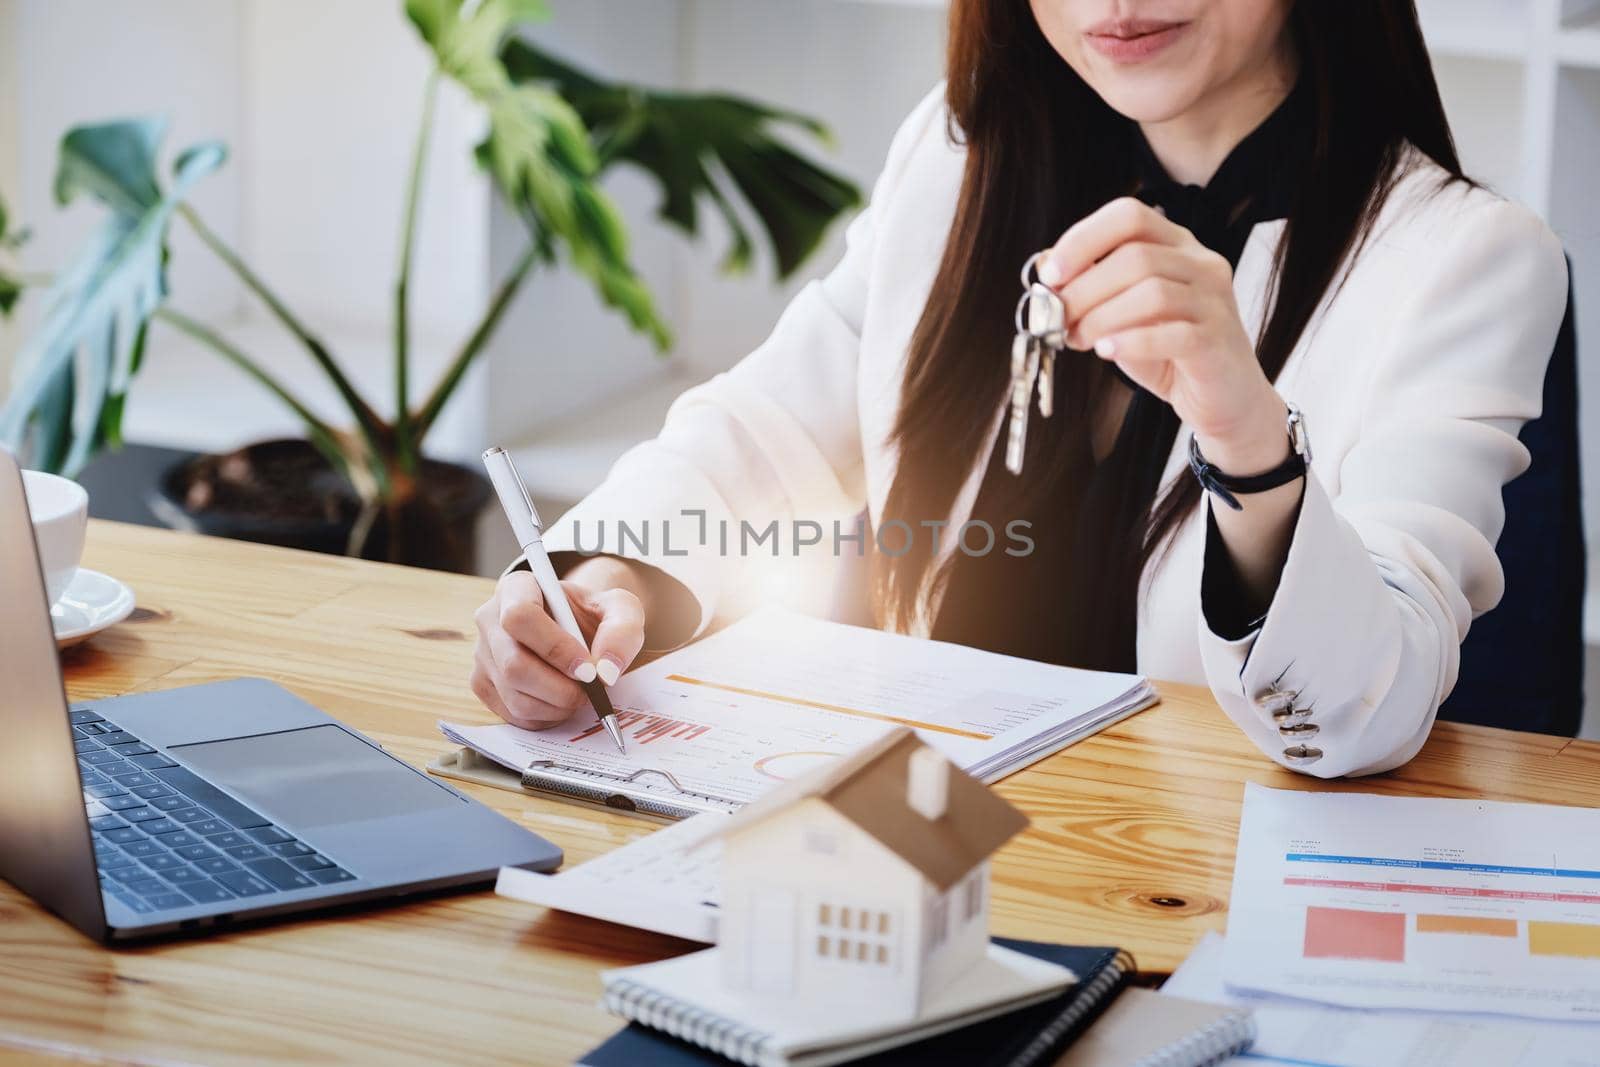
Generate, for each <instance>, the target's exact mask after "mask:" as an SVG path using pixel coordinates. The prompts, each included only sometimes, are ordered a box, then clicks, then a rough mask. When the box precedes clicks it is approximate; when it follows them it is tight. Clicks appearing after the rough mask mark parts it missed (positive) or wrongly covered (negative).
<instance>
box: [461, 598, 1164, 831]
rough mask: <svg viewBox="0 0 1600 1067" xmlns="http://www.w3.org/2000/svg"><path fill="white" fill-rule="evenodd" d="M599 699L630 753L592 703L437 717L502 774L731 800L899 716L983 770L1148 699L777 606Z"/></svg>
mask: <svg viewBox="0 0 1600 1067" xmlns="http://www.w3.org/2000/svg"><path fill="white" fill-rule="evenodd" d="M1001 680H1003V683H1004V688H1003V689H1001V688H998V687H997V686H996V682H997V681H1001ZM610 695H611V702H612V704H613V705H614V706H615V707H616V708H617V726H618V728H619V729H620V730H621V732H622V735H623V739H624V742H625V744H626V745H627V752H626V753H619V752H618V751H617V749H616V746H615V745H614V744H613V743H612V741H611V739H610V737H609V736H608V735H607V734H606V732H605V730H604V729H603V728H602V727H601V725H600V724H599V723H598V722H597V721H596V720H595V718H594V715H593V712H592V711H585V712H580V714H579V717H578V718H576V719H574V720H573V722H572V723H568V724H563V725H560V726H556V727H552V728H551V729H548V730H542V731H537V732H535V731H529V730H521V729H518V728H517V727H514V726H509V725H503V724H502V725H496V726H457V725H453V724H449V723H441V724H440V727H441V729H442V730H443V731H444V732H445V734H446V736H447V737H449V738H451V739H452V740H454V741H456V742H457V743H459V744H463V745H469V746H471V747H472V748H474V749H476V750H477V751H479V752H481V753H484V754H486V755H488V756H489V757H490V758H492V759H494V760H496V761H497V762H499V763H500V764H502V765H503V766H505V767H507V768H510V769H511V770H513V771H516V772H519V773H523V772H526V773H528V774H530V775H532V776H533V777H534V778H535V779H537V780H538V781H539V782H540V783H548V782H550V781H551V780H552V779H556V778H558V779H560V785H561V786H562V787H563V788H564V789H565V788H567V787H572V788H571V791H573V792H575V793H577V794H578V795H584V796H592V795H593V794H594V793H595V792H597V791H598V793H599V794H600V795H601V796H604V797H606V798H608V799H609V798H611V797H618V796H620V797H623V798H626V799H629V800H634V801H638V800H640V799H645V800H650V801H655V800H661V801H662V802H666V801H671V802H672V806H673V807H681V808H688V809H690V810H714V811H732V810H734V809H736V808H737V807H739V806H740V805H742V804H744V803H746V802H748V801H750V800H752V799H754V798H755V797H757V796H759V795H760V794H761V793H763V792H765V791H766V790H768V789H771V788H774V787H775V786H776V785H778V784H779V783H780V782H784V781H788V780H790V779H792V778H795V777H797V776H799V775H801V774H803V773H805V772H806V771H808V770H810V769H812V768H814V767H817V766H820V765H822V764H824V763H826V762H827V761H829V760H832V759H836V758H837V757H838V756H840V755H842V754H844V753H845V752H848V751H850V750H852V749H854V748H857V747H859V746H861V745H863V744H866V743H867V742H869V741H871V740H873V739H874V738H877V737H879V736H881V735H882V734H883V733H884V732H885V731H887V730H891V729H894V728H895V727H897V726H908V727H911V728H913V729H915V730H916V731H917V733H918V736H920V737H921V738H922V740H923V741H925V742H927V743H928V744H929V745H932V746H933V747H935V748H937V749H939V750H940V751H941V752H943V753H944V754H945V755H946V756H948V757H949V758H950V759H951V761H953V762H954V763H956V764H957V765H958V766H960V767H962V768H963V769H965V770H967V771H968V772H969V773H971V774H973V775H974V776H976V777H979V778H990V777H991V776H999V775H1000V774H1004V773H1006V771H1007V770H1009V769H1012V768H1014V767H1016V766H1020V765H1023V764H1025V763H1027V762H1029V761H1030V760H1031V758H1034V756H1035V755H1036V754H1039V753H1042V752H1044V751H1053V750H1054V749H1056V748H1060V747H1061V746H1062V745H1065V744H1067V743H1069V742H1070V741H1071V740H1073V739H1075V738H1076V737H1077V736H1081V735H1082V734H1083V733H1085V732H1089V731H1092V730H1093V729H1095V728H1097V726H1098V725H1100V724H1102V723H1103V722H1105V721H1110V720H1112V719H1115V718H1118V717H1120V716H1122V715H1125V714H1128V713H1131V712H1132V711H1133V710H1135V709H1136V708H1138V707H1141V706H1143V705H1144V704H1145V703H1147V702H1148V700H1149V699H1150V696H1149V692H1148V688H1147V687H1146V686H1144V685H1143V684H1142V682H1141V681H1140V680H1139V679H1137V678H1132V677H1129V676H1121V675H1106V674H1095V673H1090V672H1083V671H1072V670H1068V669H1067V668H1064V667H1055V666H1050V665H1047V664H1040V663H1030V662H1027V661H1024V660H1015V659H1010V658H1007V657H1000V656H994V655H991V654H989V653H986V652H980V651H977V650H975V649H970V648H960V647H957V646H951V645H941V644H938V643H936V642H932V641H919V640H915V639H913V638H909V637H903V636H898V635H893V634H885V633H880V632H877V631H871V630H861V629H857V628H855V627H846V626H836V625H833V624H829V623H825V622H822V621H821V620H817V619H812V618H807V617H805V616H800V615H793V614H790V613H787V612H761V613H758V614H757V615H756V616H753V617H751V618H749V619H746V620H743V621H741V622H740V623H738V624H737V625H735V626H731V627H729V628H728V629H726V630H723V631H721V632H720V633H717V634H715V635H713V636H712V637H709V638H707V639H705V640H704V641H701V642H698V643H697V644H694V645H691V646H689V647H687V648H684V649H680V650H679V651H677V652H674V653H673V654H672V655H670V656H667V657H664V658H662V659H661V660H658V661H656V662H655V663H652V664H649V665H647V666H645V667H642V668H640V669H638V670H636V671H630V672H629V673H628V674H627V675H625V676H624V677H623V678H622V680H621V681H620V682H618V683H617V684H616V685H615V686H613V687H611V691H610Z"/></svg>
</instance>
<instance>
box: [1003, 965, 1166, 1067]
mask: <svg viewBox="0 0 1600 1067" xmlns="http://www.w3.org/2000/svg"><path fill="white" fill-rule="evenodd" d="M1133 972H1134V962H1133V957H1132V956H1130V955H1129V954H1128V953H1126V952H1121V951H1119V952H1118V953H1117V955H1116V958H1115V959H1113V960H1112V961H1111V962H1110V963H1108V964H1106V965H1105V966H1104V967H1102V968H1101V969H1100V973H1099V974H1097V975H1095V976H1094V980H1093V981H1091V982H1090V983H1089V984H1088V985H1087V986H1085V987H1084V989H1083V993H1082V995H1080V996H1077V997H1074V998H1073V1000H1072V1004H1071V1005H1070V1006H1069V1007H1068V1008H1067V1010H1066V1011H1064V1012H1062V1013H1061V1014H1060V1015H1058V1016H1057V1017H1056V1018H1055V1019H1054V1021H1052V1022H1051V1023H1050V1025H1049V1026H1047V1027H1045V1028H1044V1029H1043V1030H1041V1031H1040V1032H1039V1034H1038V1036H1037V1037H1035V1038H1034V1039H1033V1040H1032V1041H1030V1042H1028V1044H1027V1045H1026V1046H1024V1047H1023V1049H1022V1051H1021V1052H1019V1053H1017V1057H1016V1059H1014V1060H1012V1061H1011V1067H1035V1065H1036V1064H1044V1063H1051V1062H1053V1061H1054V1060H1055V1058H1056V1057H1057V1056H1059V1055H1061V1051H1062V1049H1063V1048H1064V1047H1065V1042H1064V1040H1063V1039H1065V1038H1067V1037H1069V1036H1071V1035H1073V1034H1075V1033H1077V1031H1078V1029H1079V1027H1080V1026H1081V1024H1083V1023H1084V1022H1085V1021H1086V1020H1087V1018H1088V1017H1089V1016H1090V1015H1091V1014H1098V1013H1099V1012H1100V1011H1101V1009H1103V1008H1104V1007H1105V1006H1106V1005H1107V1004H1108V1003H1110V1000H1109V997H1110V994H1111V993H1112V992H1114V991H1115V990H1117V989H1119V988H1121V986H1122V983H1124V982H1126V981H1127V980H1128V976H1129V975H1131V974H1133ZM1140 1067H1157V1065H1154V1064H1152V1065H1143V1064H1141V1065H1140Z"/></svg>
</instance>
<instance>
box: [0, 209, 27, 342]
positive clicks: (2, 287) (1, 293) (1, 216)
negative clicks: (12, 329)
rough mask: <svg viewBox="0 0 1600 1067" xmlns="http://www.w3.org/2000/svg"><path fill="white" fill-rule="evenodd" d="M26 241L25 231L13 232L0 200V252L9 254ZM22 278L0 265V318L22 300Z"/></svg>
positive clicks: (9, 312)
mask: <svg viewBox="0 0 1600 1067" xmlns="http://www.w3.org/2000/svg"><path fill="white" fill-rule="evenodd" d="M27 239H28V234H27V231H25V230H24V231H13V230H12V229H11V220H10V218H9V217H8V216H7V215H6V202H5V200H4V199H0V251H4V252H9V251H13V250H15V249H17V248H20V247H21V246H22V242H24V241H26V240H27ZM22 286H23V282H22V278H21V277H19V276H18V275H16V274H13V273H11V272H9V271H7V270H6V269H5V266H4V265H3V264H0V318H4V317H5V316H7V315H9V314H11V309H12V308H14V307H16V306H17V301H18V300H20V299H22Z"/></svg>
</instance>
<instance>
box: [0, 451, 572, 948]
mask: <svg viewBox="0 0 1600 1067" xmlns="http://www.w3.org/2000/svg"><path fill="white" fill-rule="evenodd" d="M0 679H4V683H3V684H4V690H5V692H4V695H3V696H0V745H3V746H4V750H5V752H6V755H7V760H6V769H5V773H3V774H0V878H4V879H5V880H6V881H8V882H10V883H11V884H12V885H14V886H16V887H17V888H18V889H19V890H21V891H22V892H24V893H26V894H28V895H29V896H30V897H32V898H33V899H34V900H36V901H38V902H39V904H41V905H42V906H44V907H45V908H47V909H49V910H50V911H52V912H54V913H56V914H57V915H59V916H61V917H62V918H63V919H65V920H66V921H68V922H70V923H71V924H72V925H74V926H76V927H77V928H78V929H80V930H82V931H83V932H84V933H86V934H88V935H89V936H90V937H93V938H96V939H99V940H103V941H107V942H119V941H129V940H136V939H141V938H148V937H153V936H158V935H165V934H172V933H177V932H181V931H205V930H207V929H216V928H221V927H226V926H229V925H232V924H236V923H242V922H247V921H254V920H259V919H265V918H269V917H275V916H285V915H293V914H299V913H302V912H309V911H312V910H315V909H322V908H328V907H331V906H340V905H346V904H353V903H357V902H360V901H369V900H380V899H381V900H392V899H394V898H396V897H402V896H406V895H411V894H418V893H426V892H433V891H437V890H442V889H449V888H456V887H465V886H474V885H479V884H488V883H490V882H492V881H493V880H494V878H495V876H496V875H497V873H498V872H499V869H500V868H501V867H522V868H525V869H528V870H534V871H545V870H551V869H553V868H555V867H557V866H559V865H560V863H561V850H560V849H559V848H557V847H556V846H554V845H552V844H551V843H550V842H548V841H545V840H544V839H543V838H541V837H538V836H537V835H535V834H532V833H530V832H528V831H527V830H524V829H523V828H522V827H520V826H518V825H516V824H515V823H513V822H511V821H510V820H509V819H506V818H503V817H502V816H500V815H498V814H496V813H495V812H493V811H491V810H490V809H489V808H487V807H484V806H483V805H482V804H479V803H477V802H476V801H474V800H472V799H470V798H468V797H467V796H465V795H463V794H461V793H459V792H457V791H456V790H454V789H452V788H450V787H449V786H447V785H445V784H444V783H442V782H440V781H437V780H436V779H433V778H430V777H428V776H427V775H426V774H423V773H422V772H420V771H417V770H414V769H413V768H411V767H409V766H407V765H406V764H404V763H402V762H400V761H399V760H397V759H395V758H394V757H393V756H390V755H389V754H387V753H386V752H384V751H383V749H382V748H381V747H379V746H378V745H377V744H374V743H373V742H372V741H369V740H367V739H366V738H365V737H363V736H362V735H360V734H359V733H356V732H355V731H354V730H351V729H349V728H348V727H346V726H344V725H342V724H340V723H339V722H337V721H335V720H334V719H332V718H331V717H329V716H327V715H325V714H323V713H322V712H320V711H318V710H317V709H316V708H314V707H312V706H311V705H310V704H307V703H306V702H304V701H302V700H300V699H298V698H297V697H295V696H294V695H293V694H291V693H289V692H288V691H287V690H285V689H283V688H281V687H280V686H277V685H274V684H273V683H271V682H269V681H266V680H264V679H258V678H240V679H236V680H232V681H226V682H218V683H213V684H209V685H197V686H191V687H187V688H182V689H171V690H167V691H164V692H156V693H142V694H137V695H133V696H125V697H118V698H115V699H110V700H100V701H94V702H91V703H87V704H73V705H71V706H69V705H68V703H67V699H66V693H65V689H64V688H63V685H62V680H61V668H60V663H59V661H58V659H57V653H56V643H55V634H54V631H53V629H52V628H51V625H50V610H49V604H48V601H47V600H46V598H45V586H44V579H43V577H42V574H41V571H40V566H39V557H38V549H37V546H36V545H35V543H34V539H33V525H32V523H31V522H30V520H29V518H28V504H27V497H26V495H25V490H24V488H23V482H22V475H21V471H20V470H19V469H18V466H17V463H16V460H15V459H14V458H13V457H12V456H11V454H10V453H8V452H6V451H5V450H4V449H0Z"/></svg>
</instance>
